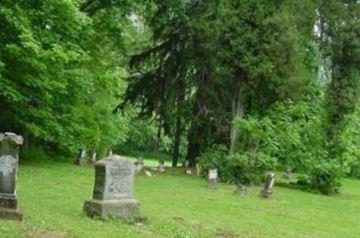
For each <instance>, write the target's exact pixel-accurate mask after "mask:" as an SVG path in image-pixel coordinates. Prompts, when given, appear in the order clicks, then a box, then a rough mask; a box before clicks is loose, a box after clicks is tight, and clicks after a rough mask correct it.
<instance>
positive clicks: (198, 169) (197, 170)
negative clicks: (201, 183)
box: [196, 164, 201, 177]
mask: <svg viewBox="0 0 360 238" xmlns="http://www.w3.org/2000/svg"><path fill="white" fill-rule="evenodd" d="M200 174H201V167H200V164H196V175H197V176H198V177H199V176H200Z"/></svg>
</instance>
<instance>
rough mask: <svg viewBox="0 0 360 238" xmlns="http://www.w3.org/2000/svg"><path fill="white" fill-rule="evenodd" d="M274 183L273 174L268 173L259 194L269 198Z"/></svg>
mask: <svg viewBox="0 0 360 238" xmlns="http://www.w3.org/2000/svg"><path fill="white" fill-rule="evenodd" d="M274 184H275V174H274V173H270V174H268V175H267V177H266V181H265V186H264V189H263V190H261V193H260V196H261V197H262V198H270V197H271V195H272V193H273V192H272V189H273V187H274Z"/></svg>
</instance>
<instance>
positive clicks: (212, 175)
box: [209, 169, 218, 188]
mask: <svg viewBox="0 0 360 238" xmlns="http://www.w3.org/2000/svg"><path fill="white" fill-rule="evenodd" d="M217 178H218V170H217V169H210V170H209V188H216V182H217Z"/></svg>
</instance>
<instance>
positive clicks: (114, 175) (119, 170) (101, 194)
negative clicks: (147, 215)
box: [84, 155, 139, 218]
mask: <svg viewBox="0 0 360 238" xmlns="http://www.w3.org/2000/svg"><path fill="white" fill-rule="evenodd" d="M134 172H135V168H134V165H133V164H132V163H131V162H130V161H129V160H127V159H126V158H124V157H121V156H117V155H113V156H109V157H106V158H104V159H102V160H100V161H98V162H96V163H95V185H94V192H93V199H92V200H89V201H86V202H85V204H84V211H85V212H86V214H87V216H89V217H121V218H128V217H134V216H136V215H137V214H138V210H139V203H138V202H137V201H136V200H135V199H134V198H133V184H134Z"/></svg>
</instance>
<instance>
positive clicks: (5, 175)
mask: <svg viewBox="0 0 360 238" xmlns="http://www.w3.org/2000/svg"><path fill="white" fill-rule="evenodd" d="M22 144H23V138H22V137H21V136H18V135H16V134H14V133H9V132H6V133H0V218H5V219H16V220H22V213H21V212H20V210H19V205H18V200H17V194H16V190H15V185H16V177H17V167H18V163H19V147H20V146H21V145H22Z"/></svg>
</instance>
